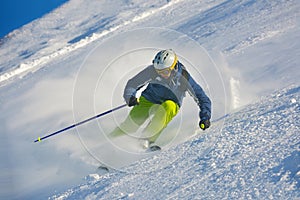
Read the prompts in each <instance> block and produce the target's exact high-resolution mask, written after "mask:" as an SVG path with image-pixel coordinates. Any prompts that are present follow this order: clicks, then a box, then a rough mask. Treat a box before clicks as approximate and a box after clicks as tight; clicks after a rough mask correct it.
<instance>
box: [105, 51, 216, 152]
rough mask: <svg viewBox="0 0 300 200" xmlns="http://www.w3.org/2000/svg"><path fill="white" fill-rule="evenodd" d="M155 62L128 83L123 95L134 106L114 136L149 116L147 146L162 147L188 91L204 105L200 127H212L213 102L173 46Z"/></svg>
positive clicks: (145, 133) (131, 130)
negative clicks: (160, 139)
mask: <svg viewBox="0 0 300 200" xmlns="http://www.w3.org/2000/svg"><path fill="white" fill-rule="evenodd" d="M152 63H153V64H152V65H150V66H148V67H146V68H145V69H144V70H142V71H141V72H140V73H138V74H137V75H136V76H134V77H133V78H131V79H130V80H129V81H128V82H127V84H126V87H125V89H124V95H123V97H124V99H125V101H126V103H127V105H128V106H129V107H133V108H132V110H131V111H130V113H129V115H128V117H127V118H126V119H125V121H124V122H123V123H121V125H120V126H119V127H117V128H116V129H115V130H114V131H113V132H112V133H111V134H110V136H111V137H116V136H121V135H124V134H131V133H135V132H136V131H137V130H138V129H139V128H140V127H141V125H143V123H144V122H145V121H146V120H147V119H151V120H150V122H149V124H148V125H147V126H146V127H145V128H144V130H143V131H142V138H143V141H144V142H143V143H144V144H143V146H144V148H150V149H151V150H160V147H159V146H158V145H157V144H156V143H155V141H156V139H157V138H158V137H159V135H160V134H161V132H162V131H163V130H164V128H165V127H166V126H167V125H168V123H169V122H170V121H171V120H172V119H173V118H174V117H175V116H176V114H177V113H178V111H179V108H180V106H181V104H182V100H183V97H184V96H185V93H186V91H188V92H189V94H190V95H191V96H192V97H193V98H194V100H195V102H196V103H197V104H198V106H199V108H200V112H199V117H200V122H199V126H200V128H201V129H202V130H205V129H207V128H209V126H210V118H211V101H210V99H209V98H208V97H207V95H206V94H205V93H204V91H203V89H202V88H201V87H200V86H199V85H198V84H197V83H196V82H195V80H194V79H193V78H192V77H191V75H190V74H189V72H188V71H187V70H186V68H185V67H184V66H183V64H182V63H181V62H179V61H178V57H177V55H176V54H175V52H174V51H173V50H172V49H167V50H162V51H159V52H158V53H157V54H156V56H155V57H154V60H153V61H152ZM146 84H148V85H147V87H146V89H145V90H144V91H143V92H142V93H141V96H140V97H139V98H137V97H136V93H137V91H138V90H139V89H140V88H142V87H143V86H145V85H146ZM151 117H152V118H151Z"/></svg>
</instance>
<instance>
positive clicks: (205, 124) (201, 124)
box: [199, 119, 210, 130]
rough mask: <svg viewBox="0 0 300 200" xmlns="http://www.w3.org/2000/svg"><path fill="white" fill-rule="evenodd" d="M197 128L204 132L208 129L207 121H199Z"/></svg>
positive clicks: (208, 122) (208, 123)
mask: <svg viewBox="0 0 300 200" xmlns="http://www.w3.org/2000/svg"><path fill="white" fill-rule="evenodd" d="M199 126H200V128H201V129H202V130H205V129H207V128H209V127H210V121H209V119H206V120H201V121H200V122H199Z"/></svg>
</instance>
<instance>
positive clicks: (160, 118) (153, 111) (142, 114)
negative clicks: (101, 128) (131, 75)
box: [110, 96, 179, 142]
mask: <svg viewBox="0 0 300 200" xmlns="http://www.w3.org/2000/svg"><path fill="white" fill-rule="evenodd" d="M178 111H179V106H178V104H176V103H175V102H174V101H171V100H167V101H165V102H163V103H162V104H154V103H152V102H150V101H148V100H147V99H146V98H144V97H143V96H141V97H140V99H139V105H136V106H134V107H133V108H132V110H131V111H130V113H129V115H128V117H127V118H126V119H125V121H124V122H123V123H121V125H120V126H119V127H117V128H115V129H114V130H113V132H112V133H111V134H110V137H117V136H121V135H124V134H128V135H131V134H134V133H135V132H136V131H137V130H138V129H139V128H140V127H141V126H142V125H143V124H144V122H145V121H146V120H147V119H150V122H149V123H148V125H147V126H146V127H145V128H144V130H143V131H142V134H141V136H140V137H141V138H143V139H148V140H149V141H150V142H155V140H156V139H157V138H158V137H159V135H160V134H161V132H162V131H163V130H164V128H165V127H166V126H167V125H168V123H169V122H170V121H171V120H172V119H173V117H175V116H176V114H177V113H178ZM151 117H152V118H151Z"/></svg>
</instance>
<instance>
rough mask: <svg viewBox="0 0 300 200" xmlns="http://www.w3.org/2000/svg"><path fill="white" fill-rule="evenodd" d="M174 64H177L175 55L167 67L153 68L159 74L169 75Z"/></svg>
mask: <svg viewBox="0 0 300 200" xmlns="http://www.w3.org/2000/svg"><path fill="white" fill-rule="evenodd" d="M176 64H177V56H176V57H175V60H174V62H173V64H172V65H171V66H170V67H168V68H166V69H155V70H156V72H157V73H158V74H159V75H161V76H169V75H170V74H171V72H172V70H173V69H174V68H175V66H176Z"/></svg>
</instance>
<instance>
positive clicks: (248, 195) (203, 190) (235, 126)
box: [51, 86, 300, 199]
mask: <svg viewBox="0 0 300 200" xmlns="http://www.w3.org/2000/svg"><path fill="white" fill-rule="evenodd" d="M299 97H300V87H299V86H292V87H289V88H286V89H283V90H280V91H277V92H276V93H274V94H272V95H270V96H267V97H264V98H262V99H261V100H260V101H259V102H256V103H253V104H250V105H247V107H245V108H243V109H241V110H239V111H238V112H236V113H234V114H231V115H230V116H227V117H226V119H225V121H226V123H225V126H224V127H223V129H222V131H221V132H220V131H219V129H218V128H216V127H218V126H222V123H221V122H216V123H215V124H214V127H212V128H211V130H210V131H209V133H205V134H203V133H199V135H197V136H196V137H195V138H193V139H192V140H190V141H187V142H185V143H183V144H180V145H178V146H176V147H174V148H171V149H169V150H167V151H164V152H162V153H161V154H158V155H155V156H153V157H151V158H148V159H144V160H142V161H139V162H136V163H134V164H132V165H131V166H129V167H126V168H124V169H123V170H124V171H123V172H122V171H113V172H111V173H108V174H105V175H99V174H90V175H89V176H87V177H86V182H85V183H82V184H80V185H78V186H77V187H74V188H72V189H69V190H67V191H66V192H64V193H61V194H58V195H54V196H53V197H52V198H51V199H297V198H300V193H299V187H300V171H299V169H300V166H299V161H300V152H299V147H300V146H299V145H300V143H299V141H300V136H299V134H298V133H299V120H300V119H299V116H300V115H299V112H300V104H299V99H300V98H299ZM178 155H180V156H178ZM174 156H176V159H175V160H174V161H173V162H172V163H169V164H168V165H167V166H163V165H164V163H165V162H166V160H169V159H172V158H173V157H174Z"/></svg>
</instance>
